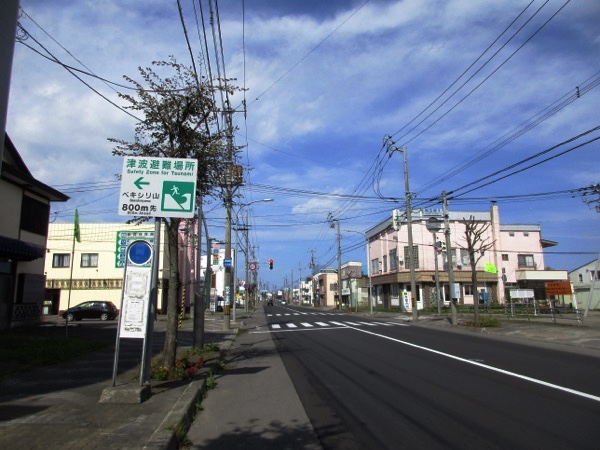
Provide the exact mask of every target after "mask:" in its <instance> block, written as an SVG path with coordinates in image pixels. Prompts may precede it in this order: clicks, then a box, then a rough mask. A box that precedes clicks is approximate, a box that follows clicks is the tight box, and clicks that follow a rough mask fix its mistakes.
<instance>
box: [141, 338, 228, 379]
mask: <svg viewBox="0 0 600 450" xmlns="http://www.w3.org/2000/svg"><path fill="white" fill-rule="evenodd" d="M218 350H219V346H218V344H215V343H210V344H206V345H205V346H204V347H202V348H198V347H191V348H187V349H184V350H180V351H179V352H178V354H177V357H176V358H175V367H173V368H171V369H169V368H168V367H167V366H166V365H165V362H164V356H163V355H159V356H158V357H156V358H154V359H153V360H152V366H151V377H152V379H154V380H157V381H167V380H186V379H188V380H189V379H192V378H194V376H195V375H196V374H197V373H198V371H199V370H200V369H201V368H202V367H203V366H204V364H205V362H206V361H207V360H208V359H209V358H210V357H211V356H212V354H213V353H215V352H217V351H218Z"/></svg>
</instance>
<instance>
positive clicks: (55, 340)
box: [0, 330, 110, 378]
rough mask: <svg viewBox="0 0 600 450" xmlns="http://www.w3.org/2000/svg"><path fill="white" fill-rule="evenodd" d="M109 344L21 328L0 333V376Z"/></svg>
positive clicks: (24, 370) (33, 367)
mask: <svg viewBox="0 0 600 450" xmlns="http://www.w3.org/2000/svg"><path fill="white" fill-rule="evenodd" d="M107 345H110V343H109V342H106V341H98V340H94V339H89V338H83V337H79V336H69V337H68V338H67V337H65V336H42V335H38V334H34V333H33V334H25V333H24V332H23V331H21V330H19V331H12V330H10V331H6V332H2V333H0V378H3V377H6V376H8V375H12V374H16V373H22V372H27V371H29V370H32V369H36V368H38V367H45V366H49V365H52V364H58V363H61V362H65V361H70V360H71V359H74V358H77V357H79V356H81V355H84V354H86V353H89V352H93V351H95V350H98V349H101V348H104V347H106V346H107Z"/></svg>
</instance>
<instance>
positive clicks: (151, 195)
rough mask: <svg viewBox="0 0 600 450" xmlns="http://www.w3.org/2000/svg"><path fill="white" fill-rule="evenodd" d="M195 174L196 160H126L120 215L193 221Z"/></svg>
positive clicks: (143, 158) (134, 157)
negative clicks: (176, 218)
mask: <svg viewBox="0 0 600 450" xmlns="http://www.w3.org/2000/svg"><path fill="white" fill-rule="evenodd" d="M197 174H198V161H197V160H195V159H185V158H159V157H156V158H154V157H146V156H143V157H142V156H126V157H125V158H124V159H123V171H122V173H121V175H122V176H121V193H120V195H119V215H122V216H136V217H140V216H148V217H179V218H182V219H191V218H193V217H194V203H195V199H196V177H197Z"/></svg>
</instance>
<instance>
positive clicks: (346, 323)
mask: <svg viewBox="0 0 600 450" xmlns="http://www.w3.org/2000/svg"><path fill="white" fill-rule="evenodd" d="M365 325H366V326H370V327H375V326H385V327H394V326H409V325H407V324H404V323H397V322H378V321H373V322H362V321H361V322H358V321H357V322H350V321H344V322H338V321H335V320H330V321H328V322H314V323H310V322H300V323H299V324H296V323H293V322H289V323H283V324H278V323H274V324H272V325H271V329H274V330H279V329H281V328H291V329H297V328H299V327H303V328H314V327H315V326H319V327H331V326H337V327H347V326H353V327H360V326H365Z"/></svg>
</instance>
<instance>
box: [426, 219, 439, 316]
mask: <svg viewBox="0 0 600 450" xmlns="http://www.w3.org/2000/svg"><path fill="white" fill-rule="evenodd" d="M442 225H443V224H442V221H441V220H440V219H438V218H437V217H430V218H429V220H428V221H427V223H426V224H425V226H426V227H427V229H428V230H429V231H430V232H431V233H433V257H434V258H435V300H436V303H437V309H438V314H442V305H441V297H440V280H439V278H440V277H439V274H438V243H437V234H436V233H437V232H438V231H440V230H441V229H442Z"/></svg>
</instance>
